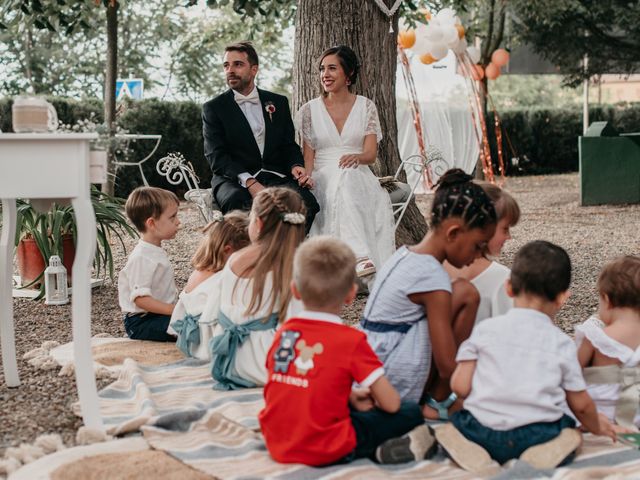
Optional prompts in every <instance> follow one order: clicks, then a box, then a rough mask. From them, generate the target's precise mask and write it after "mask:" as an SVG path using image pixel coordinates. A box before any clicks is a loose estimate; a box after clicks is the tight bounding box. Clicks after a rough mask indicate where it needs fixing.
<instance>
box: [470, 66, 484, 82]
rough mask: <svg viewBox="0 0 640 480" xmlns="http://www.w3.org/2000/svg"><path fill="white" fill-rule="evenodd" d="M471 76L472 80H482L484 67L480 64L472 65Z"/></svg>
mask: <svg viewBox="0 0 640 480" xmlns="http://www.w3.org/2000/svg"><path fill="white" fill-rule="evenodd" d="M471 78H473V79H474V80H482V79H483V78H484V69H483V68H482V65H474V66H473V68H472V69H471Z"/></svg>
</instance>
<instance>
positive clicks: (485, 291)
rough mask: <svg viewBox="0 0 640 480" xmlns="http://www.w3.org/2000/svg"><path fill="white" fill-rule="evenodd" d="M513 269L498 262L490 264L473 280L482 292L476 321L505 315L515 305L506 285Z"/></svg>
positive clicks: (474, 284) (479, 291)
mask: <svg viewBox="0 0 640 480" xmlns="http://www.w3.org/2000/svg"><path fill="white" fill-rule="evenodd" d="M510 275H511V270H509V268H508V267H505V266H504V265H501V264H499V263H498V262H491V263H490V264H489V266H488V267H487V268H486V269H485V270H484V271H483V272H480V274H478V275H477V276H476V277H475V278H473V279H472V280H471V283H472V284H473V286H474V287H476V288H477V289H478V293H480V305H478V313H476V323H478V322H479V321H481V320H485V319H487V318H491V317H497V316H498V315H504V314H505V313H507V312H508V311H509V309H510V308H512V307H513V299H512V298H511V297H509V295H507V290H506V289H505V287H504V285H505V282H506V281H507V279H508V278H509V276H510Z"/></svg>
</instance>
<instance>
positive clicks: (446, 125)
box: [396, 52, 481, 192]
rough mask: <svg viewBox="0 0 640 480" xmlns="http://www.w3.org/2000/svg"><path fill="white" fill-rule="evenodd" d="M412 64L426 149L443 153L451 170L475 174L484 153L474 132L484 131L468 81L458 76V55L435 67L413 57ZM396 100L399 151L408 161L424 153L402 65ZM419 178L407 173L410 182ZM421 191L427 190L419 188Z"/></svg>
mask: <svg viewBox="0 0 640 480" xmlns="http://www.w3.org/2000/svg"><path fill="white" fill-rule="evenodd" d="M410 55H411V54H410ZM410 62H411V73H412V75H413V80H414V83H415V88H416V93H417V96H418V103H419V106H420V115H421V119H422V134H423V137H424V140H425V147H426V149H427V150H428V151H429V150H433V149H437V150H439V151H440V152H441V154H442V157H443V159H444V160H445V161H446V163H447V166H448V168H453V167H457V168H461V169H463V170H464V171H465V172H467V173H471V172H472V171H473V169H474V167H475V165H476V162H477V159H478V155H479V153H480V149H479V147H478V140H477V137H476V133H475V132H474V128H475V129H476V132H477V133H478V134H481V130H480V125H479V124H478V123H477V117H476V124H475V125H474V118H473V116H472V114H471V104H470V100H469V94H468V92H467V87H466V84H465V79H464V78H463V77H462V76H460V75H458V74H457V73H456V68H457V62H456V58H455V55H454V54H453V52H449V55H448V56H447V57H445V58H444V59H442V60H441V61H439V62H436V63H434V64H431V65H424V64H422V63H421V62H420V60H419V58H418V57H417V55H412V57H410ZM396 98H397V118H398V148H399V150H400V157H401V158H402V159H406V158H408V157H410V156H411V155H415V154H418V153H420V150H419V148H418V137H417V134H416V131H415V127H414V125H413V115H412V113H411V106H410V103H409V95H408V92H407V89H406V87H405V81H404V78H403V72H402V66H401V65H398V69H397V74H396ZM440 173H442V172H440ZM416 175H418V173H416V172H415V171H414V170H413V169H408V170H407V177H408V179H409V182H411V181H412V180H413V179H414V178H415V176H416ZM433 180H434V181H435V180H437V178H434V179H433ZM418 191H419V192H420V191H424V190H420V187H418Z"/></svg>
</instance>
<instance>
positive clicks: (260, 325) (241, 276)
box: [210, 188, 306, 390]
mask: <svg viewBox="0 0 640 480" xmlns="http://www.w3.org/2000/svg"><path fill="white" fill-rule="evenodd" d="M305 214H306V207H305V204H304V202H303V200H302V197H301V196H300V195H299V194H298V193H297V192H295V191H293V190H290V189H288V188H266V189H264V190H262V191H260V192H259V193H258V194H257V195H256V196H255V198H254V200H253V206H252V208H251V213H250V215H249V238H250V240H251V244H250V245H249V246H248V247H246V248H243V249H242V250H240V251H238V252H236V253H234V254H233V255H231V257H229V261H228V262H227V264H226V265H225V267H224V269H223V270H222V272H221V274H222V279H221V287H220V288H221V294H220V309H219V312H218V324H217V326H216V328H215V330H214V332H213V335H214V337H213V339H212V340H211V342H210V349H211V355H212V359H213V366H212V371H211V373H212V375H213V378H214V380H216V381H217V383H216V384H215V386H214V388H217V389H220V390H232V389H237V388H250V387H256V386H262V385H264V384H265V382H266V380H267V378H266V375H267V373H266V368H265V361H266V357H267V352H268V351H269V348H270V347H271V344H272V342H273V338H274V336H275V331H276V327H277V326H278V325H279V324H280V323H282V322H284V321H285V320H286V319H287V318H288V317H289V316H291V315H292V314H295V313H298V311H301V310H302V305H301V303H300V302H299V301H298V300H295V299H294V298H292V296H291V291H290V288H289V287H290V285H291V279H292V268H293V254H294V253H295V250H296V248H297V247H298V245H299V244H300V243H301V242H302V241H303V240H304V236H305Z"/></svg>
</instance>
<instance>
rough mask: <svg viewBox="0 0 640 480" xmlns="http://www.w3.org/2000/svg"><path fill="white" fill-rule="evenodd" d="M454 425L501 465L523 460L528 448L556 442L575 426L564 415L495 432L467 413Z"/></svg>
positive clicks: (461, 413)
mask: <svg viewBox="0 0 640 480" xmlns="http://www.w3.org/2000/svg"><path fill="white" fill-rule="evenodd" d="M451 423H453V425H454V426H455V427H456V428H457V429H458V430H459V431H460V433H462V434H463V435H464V436H465V437H466V438H467V439H468V440H470V441H472V442H473V443H476V444H478V445H480V446H481V447H482V448H484V449H485V450H486V451H487V452H489V455H491V458H493V459H494V460H496V461H497V462H499V463H501V464H502V463H505V462H506V461H508V460H511V459H512V458H520V455H521V454H522V452H524V451H525V450H526V449H527V448H529V447H532V446H534V445H539V444H540V443H545V442H548V441H549V440H553V439H554V438H556V437H557V436H558V435H560V432H561V431H562V430H563V429H565V428H575V427H576V422H575V420H574V419H573V418H571V417H569V416H568V415H563V416H562V417H560V419H559V420H557V421H555V422H540V423H531V424H529V425H523V426H521V427H518V428H514V429H513V430H493V429H492V428H489V427H485V426H484V425H482V424H481V423H480V422H479V421H478V420H477V419H476V418H475V417H474V416H473V415H472V414H471V412H469V411H468V410H460V411H458V412H456V413H454V414H453V415H452V416H451ZM573 457H574V453H572V454H571V455H569V456H568V457H567V458H565V459H564V460H563V462H562V463H561V465H565V464H567V463H569V462H570V461H571V460H573Z"/></svg>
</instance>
